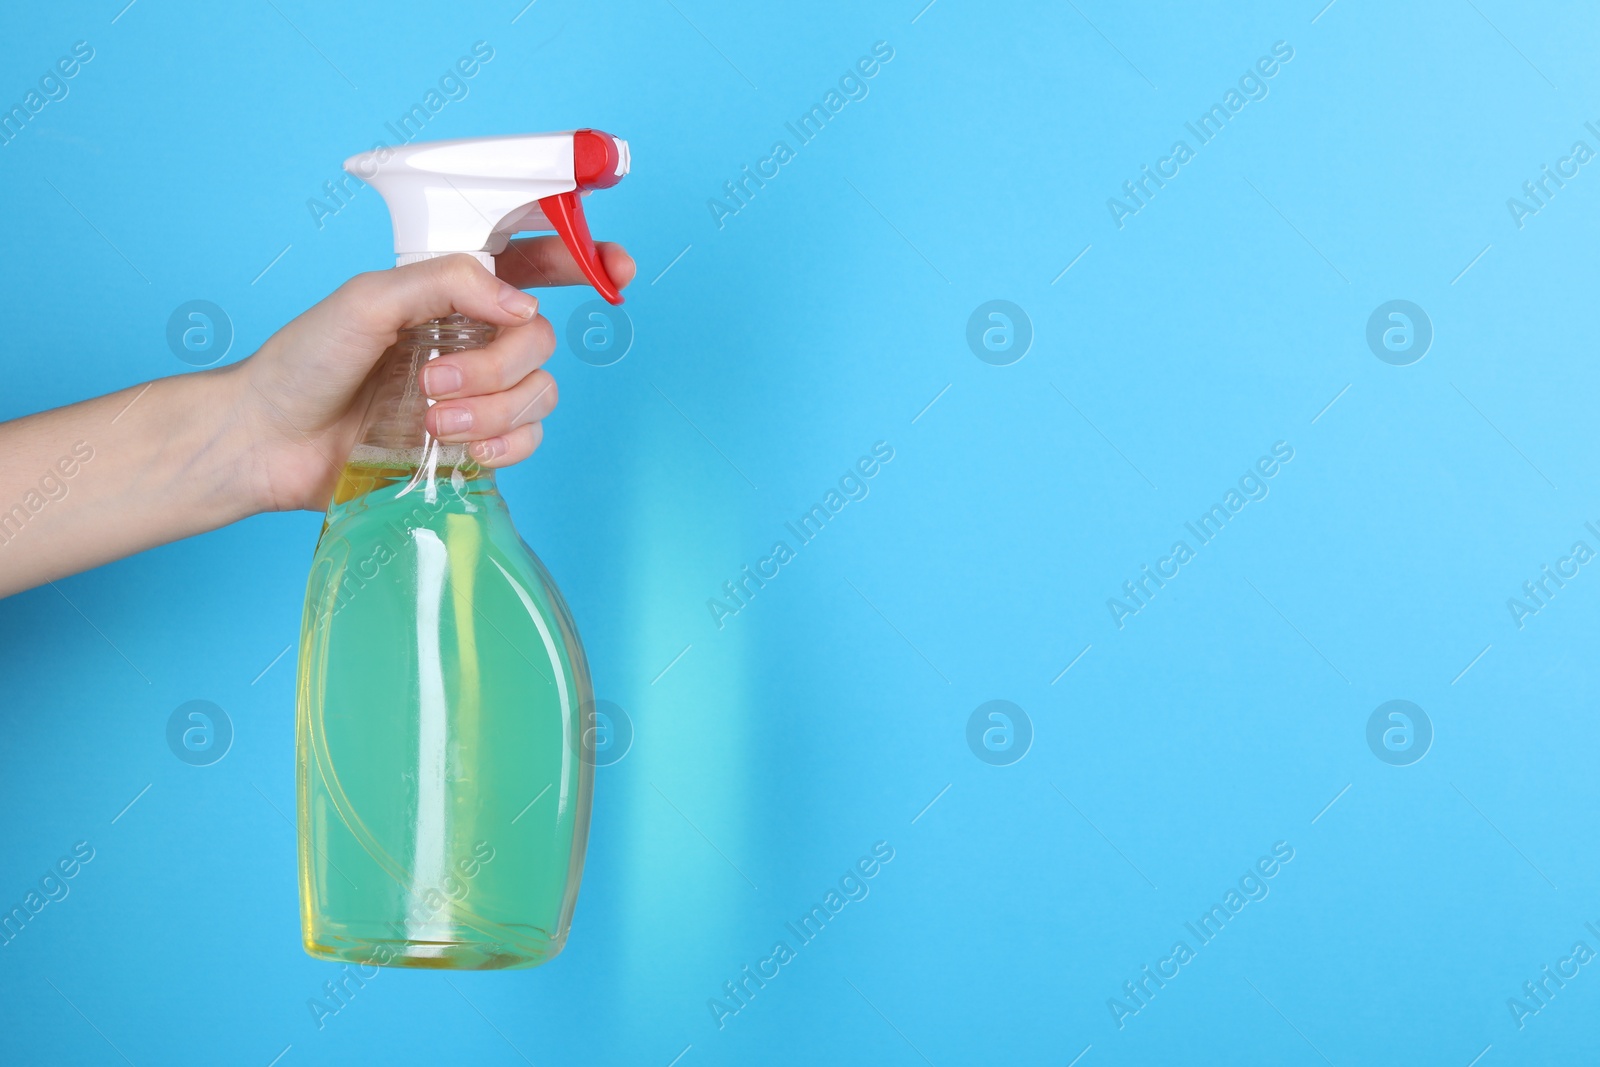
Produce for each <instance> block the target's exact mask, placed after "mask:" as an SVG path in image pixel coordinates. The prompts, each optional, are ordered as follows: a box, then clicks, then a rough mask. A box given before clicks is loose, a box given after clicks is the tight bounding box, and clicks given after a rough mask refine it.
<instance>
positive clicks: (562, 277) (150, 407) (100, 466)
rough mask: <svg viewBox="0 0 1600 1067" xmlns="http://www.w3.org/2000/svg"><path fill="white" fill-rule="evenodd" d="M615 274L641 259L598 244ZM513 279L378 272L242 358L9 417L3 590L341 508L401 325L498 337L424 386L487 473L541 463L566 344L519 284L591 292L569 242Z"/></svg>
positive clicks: (434, 369)
mask: <svg viewBox="0 0 1600 1067" xmlns="http://www.w3.org/2000/svg"><path fill="white" fill-rule="evenodd" d="M600 255H601V259H602V261H603V262H604V264H605V268H606V272H607V273H608V274H610V275H611V277H612V279H613V280H614V281H616V282H617V283H618V284H619V285H626V284H627V283H628V282H629V281H631V280H632V279H633V274H634V266H633V260H631V259H629V258H628V254H627V253H626V252H624V251H623V250H622V249H621V248H619V247H617V246H616V245H609V244H607V245H601V246H600ZM496 270H497V272H498V275H499V276H498V277H496V276H495V275H493V274H490V273H489V272H488V271H487V270H485V269H484V268H483V266H482V265H481V264H479V263H478V261H477V260H475V259H473V258H472V257H471V256H445V257H442V258H439V259H433V260H428V261H425V262H422V263H415V264H412V265H411V266H407V267H399V268H397V269H395V270H386V271H378V272H375V273H372V274H363V275H361V276H360V277H357V278H354V279H352V280H351V281H350V282H348V283H347V284H345V285H342V286H340V287H339V290H338V291H337V292H335V293H334V294H333V295H332V296H330V297H328V299H326V300H324V301H322V303H320V304H318V305H317V306H316V307H314V308H312V309H311V310H310V311H307V312H306V313H305V314H303V315H301V316H300V317H299V318H297V319H295V320H294V321H293V322H291V323H289V324H288V325H287V326H285V327H284V328H283V329H281V330H279V331H278V332H277V333H275V334H273V335H272V337H271V338H270V339H269V340H268V341H267V343H266V344H264V345H262V346H261V349H260V350H259V351H257V352H256V353H255V354H254V355H252V356H251V357H250V358H249V359H246V360H244V361H242V362H240V363H236V364H234V365H232V366H229V367H222V368H218V369H216V370H210V371H201V372H200V373H197V374H179V375H175V376H173V377H170V378H161V379H158V380H157V381H154V382H148V383H144V384H142V385H135V386H132V387H131V388H128V389H124V390H122V391H121V392H117V393H111V394H108V395H106V396H102V397H96V398H95V399H93V400H85V401H83V402H81V403H77V404H72V405H69V406H68V407H64V408H57V409H56V410H54V411H45V412H40V413H39V414H37V415H29V416H27V417H25V418H21V419H15V420H13V421H11V422H6V423H0V455H3V456H5V457H6V462H5V464H4V465H0V596H7V595H9V594H11V593H14V592H17V591H18V590H21V589H27V588H29V587H31V586H35V585H40V584H42V583H44V582H46V581H49V580H51V579H54V578H59V577H62V576H63V575H67V574H73V573H75V572H77V571H81V570H85V569H87V568H89V567H93V566H96V565H97V564H101V563H105V562H107V561H109V560H113V559H119V558H121V557H122V556H127V555H130V554H132V553H134V552H138V551H141V550H143V549H146V548H150V547H152V546H154V545H159V544H165V543H166V542H168V541H176V540H178V539H179V538H182V537H189V536H192V535H194V534H197V533H203V532H204V531H206V530H214V529H216V528H217V527H218V526H224V525H226V524H228V523H230V522H237V521H238V520H239V519H242V518H245V517H246V516H248V515H253V514H255V513H256V512H260V511H274V510H278V511H281V510H286V509H290V508H312V509H317V510H321V509H322V508H323V507H325V506H326V505H327V502H328V498H329V496H330V495H331V493H332V490H333V485H334V482H335V481H336V479H337V478H338V475H339V469H340V468H341V467H342V466H343V464H344V461H345V459H346V458H347V457H348V456H349V454H350V450H351V449H352V448H354V447H355V444H356V435H357V434H358V433H359V432H360V430H361V420H362V417H363V416H364V415H365V413H366V407H367V403H366V402H367V399H368V397H369V396H370V394H371V391H372V387H373V376H372V371H373V368H374V367H376V366H377V364H378V361H379V359H380V358H382V356H383V353H384V352H385V350H387V349H388V348H389V346H390V345H392V344H394V343H395V341H396V340H397V338H398V336H399V333H400V331H401V330H403V329H405V328H406V327H407V326H417V325H420V324H422V323H424V322H427V321H428V320H429V319H437V318H443V317H444V316H446V315H450V314H453V313H457V312H459V313H460V314H462V315H467V316H470V317H472V318H474V319H480V320H482V321H484V322H488V323H491V324H493V325H495V326H498V327H500V332H499V335H498V336H497V337H496V338H495V340H494V342H493V343H492V344H490V345H488V346H486V347H484V348H481V349H474V350H472V351H469V352H458V353H454V354H452V355H447V356H440V357H439V358H438V359H435V360H432V361H430V362H429V363H428V365H427V366H426V367H425V368H423V371H422V374H423V375H424V377H423V378H422V380H421V386H422V388H423V390H424V393H425V394H426V395H427V396H429V397H430V398H432V399H433V400H435V401H436V403H435V404H433V406H432V409H431V410H430V411H429V412H428V413H427V426H428V430H429V432H431V433H433V434H434V436H436V437H439V438H441V439H443V440H445V441H450V442H465V443H467V444H468V445H469V447H470V448H471V452H472V455H473V457H474V458H475V459H476V460H477V461H478V462H479V463H482V464H483V465H484V466H488V467H503V466H505V465H506V464H508V463H516V462H518V461H519V460H523V459H527V458H528V456H529V455H530V454H531V453H532V452H533V450H534V449H535V448H537V447H538V445H539V438H540V435H541V431H540V426H539V420H541V419H543V418H544V417H545V416H546V415H548V414H549V413H550V409H551V408H553V407H554V406H555V402H556V389H555V381H554V380H553V379H552V378H551V377H550V373H549V372H548V371H545V370H541V369H540V368H541V366H542V365H543V363H544V361H545V360H547V359H549V358H550V354H551V353H552V352H553V351H555V343H556V341H555V333H554V331H552V330H551V328H550V323H548V322H547V321H545V320H544V319H543V318H542V317H541V316H540V315H539V313H538V302H537V301H535V300H534V299H533V297H531V296H528V295H527V294H525V293H522V292H519V291H518V290H519V289H520V288H521V287H523V286H534V285H578V284H582V282H583V276H582V274H581V273H580V272H579V270H578V267H577V264H575V263H574V262H573V261H572V257H571V256H570V255H568V254H567V250H566V247H565V246H564V245H562V244H561V242H560V241H559V240H558V239H557V238H554V237H550V238H534V239H532V240H526V241H516V242H513V243H512V245H511V246H510V247H509V248H507V249H506V252H505V254H504V255H501V256H500V257H498V262H497V264H496Z"/></svg>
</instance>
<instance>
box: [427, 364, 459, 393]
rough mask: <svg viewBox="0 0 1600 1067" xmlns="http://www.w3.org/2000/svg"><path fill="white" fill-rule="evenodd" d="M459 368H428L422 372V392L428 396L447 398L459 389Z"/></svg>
mask: <svg viewBox="0 0 1600 1067" xmlns="http://www.w3.org/2000/svg"><path fill="white" fill-rule="evenodd" d="M461 382H462V377H461V368H460V367H450V366H444V367H429V368H427V369H426V370H424V371H423V372H422V391H423V392H425V393H427V394H428V395H429V396H448V395H449V394H450V393H453V392H455V391H456V390H457V389H460V388H461Z"/></svg>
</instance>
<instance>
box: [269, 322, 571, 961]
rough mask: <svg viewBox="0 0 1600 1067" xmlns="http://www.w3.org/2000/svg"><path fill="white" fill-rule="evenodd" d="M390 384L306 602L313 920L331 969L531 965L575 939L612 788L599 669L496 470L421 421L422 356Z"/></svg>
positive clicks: (409, 340)
mask: <svg viewBox="0 0 1600 1067" xmlns="http://www.w3.org/2000/svg"><path fill="white" fill-rule="evenodd" d="M492 337H493V328H492V327H489V326H487V325H484V324H481V323H475V322H472V321H471V320H467V319H463V318H461V317H460V316H453V317H452V318H451V319H447V320H439V321H438V322H435V323H429V324H427V325H425V326H422V327H417V328H415V329H412V330H408V331H405V333H403V334H402V336H401V339H400V342H399V343H398V344H397V345H396V346H395V347H394V348H393V349H391V350H390V351H389V352H388V353H387V354H386V355H385V357H384V361H383V363H382V364H381V365H380V367H379V369H378V371H377V372H376V378H377V381H376V387H375V389H374V391H373V394H372V400H371V404H370V408H369V411H368V414H367V419H366V425H365V427H364V428H363V432H362V436H361V444H360V445H358V446H357V447H356V449H355V451H354V453H352V455H351V457H350V460H349V462H348V463H347V464H346V465H345V467H344V470H343V472H342V473H341V475H340V478H339V483H338V487H337V489H336V490H335V493H334V497H333V500H332V502H331V503H330V505H329V508H328V514H327V518H326V521H325V522H324V524H323V530H322V536H321V538H320V539H319V540H318V543H317V550H316V555H315V557H314V561H313V564H312V569H311V577H310V581H309V582H308V585H307V590H306V603H305V614H304V617H303V621H302V626H301V638H300V664H299V677H298V686H297V690H298V692H297V701H298V714H297V759H296V762H297V767H298V806H299V818H300V911H301V925H302V933H303V937H304V942H305V947H306V951H307V952H309V953H310V954H311V955H313V956H317V957H321V958H324V959H333V960H342V961H351V962H358V963H362V964H379V965H387V966H406V967H432V968H449V969H492V968H506V967H526V966H532V965H535V964H538V963H542V962H544V961H545V960H547V959H549V958H550V957H552V956H554V955H555V954H556V953H557V952H559V951H560V950H561V947H562V945H563V943H564V942H565V940H566V936H567V930H568V927H569V925H570V922H571V918H572V910H573V906H574V904H575V903H576V900H577V892H578V884H579V880H580V878H581V876H582V872H583V857H584V849H585V845H586V843H587V838H588V828H589V811H590V803H591V796H592V789H593V767H594V763H593V751H592V738H591V737H589V736H588V735H587V733H586V731H585V729H584V723H583V719H582V716H583V714H584V713H585V712H586V711H588V710H589V709H591V708H592V707H593V703H592V695H591V691H590V683H589V673H588V666H587V663H586V662H585V659H584V654H583V648H582V645H581V644H580V643H579V640H578V635H577V630H576V627H575V626H574V625H573V621H572V617H571V614H570V613H569V612H568V610H567V607H566V604H565V602H564V601H563V600H562V598H561V594H560V592H559V591H558V590H557V589H556V586H555V583H554V582H553V581H551V579H550V575H549V573H548V572H547V571H546V570H545V568H544V566H543V565H542V564H541V563H540V562H539V560H538V558H537V557H536V556H535V555H534V554H533V553H532V551H530V550H529V549H528V547H527V546H526V545H525V544H523V542H522V539H521V538H520V537H519V536H518V534H517V532H516V530H515V529H514V528H513V526H512V523H511V517H510V515H509V513H508V512H507V509H506V506H505V502H504V500H503V499H502V498H501V497H500V495H499V492H498V491H497V489H496V488H495V481H494V475H493V473H492V472H490V471H487V470H484V469H482V468H480V467H478V466H476V465H475V464H474V463H472V462H471V461H470V460H469V459H468V457H467V456H466V454H465V451H464V449H462V448H461V447H460V446H450V445H441V444H440V443H439V442H437V441H434V440H432V439H431V438H430V437H429V436H428V434H427V433H426V432H425V431H424V429H423V424H422V415H423V412H424V411H425V410H426V401H425V400H423V398H422V397H421V396H420V395H419V393H418V390H417V376H418V372H419V370H420V368H421V367H422V365H423V364H424V363H425V362H426V361H427V360H428V359H430V358H433V357H434V356H436V355H439V354H441V353H444V352H451V351H460V350H462V349H467V348H475V347H481V346H482V345H483V344H486V343H488V341H489V340H490V339H491V338H492Z"/></svg>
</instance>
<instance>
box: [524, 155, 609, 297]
mask: <svg viewBox="0 0 1600 1067" xmlns="http://www.w3.org/2000/svg"><path fill="white" fill-rule="evenodd" d="M622 173H623V164H622V151H621V150H620V149H619V148H618V146H617V139H616V138H615V137H613V136H611V135H610V134H609V133H601V132H600V131H599V130H578V131H577V132H575V133H574V134H573V135H572V174H573V177H574V179H576V181H577V183H578V187H577V188H576V189H574V190H573V191H572V192H570V193H558V194H556V195H555V196H547V197H545V198H544V199H542V200H540V201H539V207H540V209H542V210H543V211H544V217H545V218H547V219H549V220H550V225H552V226H554V227H555V230H556V233H558V234H560V235H561V241H562V243H563V244H565V245H566V246H567V251H568V252H571V253H572V258H573V259H575V260H577V263H578V268H579V269H580V270H582V271H583V276H584V277H585V278H587V279H589V284H590V285H592V286H594V287H595V290H596V291H597V292H598V293H599V294H600V295H601V296H603V297H605V298H606V300H607V302H609V303H612V304H620V303H622V294H621V293H619V292H618V291H617V287H616V285H615V284H614V283H613V282H612V281H611V276H610V275H608V274H607V273H606V268H605V266H604V265H603V264H602V263H601V262H600V252H599V251H598V250H597V249H596V248H595V246H594V238H593V237H591V236H590V235H589V221H588V220H587V219H586V218H584V217H583V199H582V194H583V192H584V191H585V190H588V189H609V188H611V187H612V186H613V185H615V184H617V183H618V182H620V181H621V180H622Z"/></svg>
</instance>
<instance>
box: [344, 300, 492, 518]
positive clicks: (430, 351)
mask: <svg viewBox="0 0 1600 1067" xmlns="http://www.w3.org/2000/svg"><path fill="white" fill-rule="evenodd" d="M495 333H496V329H495V327H493V326H491V325H489V324H488V323H486V322H479V321H478V320H476V319H469V318H467V317H466V316H465V315H451V316H449V317H448V318H443V319H434V320H432V321H430V322H425V323H423V324H422V325H420V326H412V327H410V328H408V329H404V330H401V331H400V337H399V339H398V340H397V341H396V342H395V343H394V344H393V345H392V346H390V348H389V350H388V351H387V352H385V353H384V354H383V357H382V358H381V359H380V360H379V362H378V365H377V367H376V368H375V369H374V370H373V372H372V382H373V385H372V398H371V400H370V401H369V402H368V404H367V413H366V417H365V418H364V419H363V421H362V424H361V433H360V436H359V437H358V438H357V440H358V442H359V443H358V444H357V445H356V447H355V451H353V452H352V453H351V454H350V461H349V465H350V466H351V467H373V468H381V469H383V470H387V471H405V472H409V474H410V477H411V479H412V481H413V482H414V483H422V482H427V483H430V484H431V483H436V482H437V481H438V480H439V479H441V478H443V479H447V480H448V479H453V478H454V476H455V475H456V474H457V473H458V472H459V473H460V475H461V476H462V477H465V478H469V479H480V478H487V479H490V481H491V483H492V481H493V478H494V473H493V472H492V471H491V470H489V469H487V468H485V467H481V466H479V465H478V464H477V462H476V461H474V460H473V459H472V457H471V456H469V455H468V454H467V449H466V446H465V445H462V444H447V443H444V442H441V441H438V440H436V439H435V438H434V436H433V435H432V434H430V433H429V432H428V430H427V427H426V425H425V424H424V421H423V417H424V416H425V415H426V414H427V411H428V408H430V407H432V406H433V401H432V400H429V399H428V398H427V397H426V396H424V395H423V392H422V386H421V377H422V368H423V367H424V366H426V365H427V363H428V361H429V360H433V359H437V358H438V357H440V356H442V355H446V354H448V353H451V352H464V351H469V350H471V349H475V348H482V347H484V346H485V345H487V344H488V343H489V342H490V341H493V340H494V338H495ZM430 492H431V490H430Z"/></svg>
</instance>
